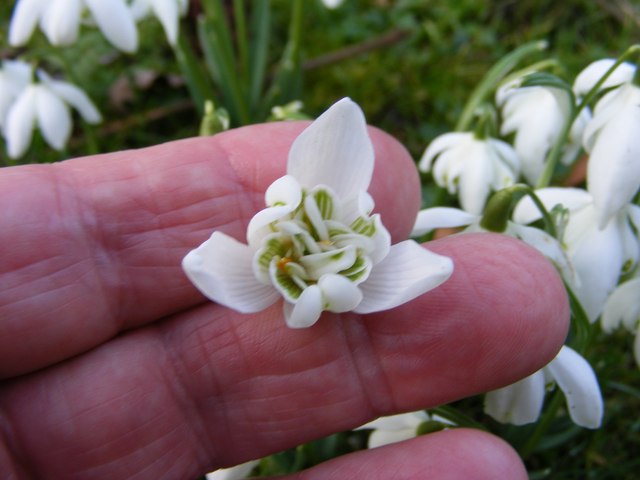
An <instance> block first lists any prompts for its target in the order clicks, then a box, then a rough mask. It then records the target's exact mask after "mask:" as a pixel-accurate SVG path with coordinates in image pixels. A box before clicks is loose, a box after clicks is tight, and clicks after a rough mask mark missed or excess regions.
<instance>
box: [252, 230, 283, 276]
mask: <svg viewBox="0 0 640 480" xmlns="http://www.w3.org/2000/svg"><path fill="white" fill-rule="evenodd" d="M289 246H290V242H286V241H282V237H280V236H279V235H277V236H273V237H271V238H267V239H266V241H265V242H264V247H262V248H261V249H260V250H259V251H258V255H257V261H258V265H259V266H260V269H262V270H263V271H267V270H268V269H269V264H270V263H271V259H272V258H273V257H276V256H277V257H284V256H286V254H287V250H288V248H289Z"/></svg>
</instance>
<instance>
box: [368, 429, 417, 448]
mask: <svg viewBox="0 0 640 480" xmlns="http://www.w3.org/2000/svg"><path fill="white" fill-rule="evenodd" d="M416 435H417V432H416V430H415V429H411V428H407V429H404V430H374V431H373V432H371V435H369V440H368V441H367V447H368V448H376V447H382V446H383V445H390V444H392V443H397V442H403V441H404V440H409V439H410V438H414V437H415V436H416Z"/></svg>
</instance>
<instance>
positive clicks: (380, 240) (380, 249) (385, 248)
mask: <svg viewBox="0 0 640 480" xmlns="http://www.w3.org/2000/svg"><path fill="white" fill-rule="evenodd" d="M371 218H372V219H373V222H374V225H375V229H376V231H375V233H374V234H373V236H372V237H371V239H372V240H373V245H374V246H373V251H372V252H371V253H370V254H369V257H370V258H371V261H372V262H373V264H374V265H375V264H377V263H379V262H381V261H382V259H384V258H385V257H386V256H387V255H389V250H390V249H391V234H390V233H389V231H388V230H387V228H386V227H385V226H384V225H383V224H382V218H381V217H380V215H379V214H375V215H374V216H373V217H371Z"/></svg>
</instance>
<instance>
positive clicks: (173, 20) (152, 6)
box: [131, 0, 189, 46]
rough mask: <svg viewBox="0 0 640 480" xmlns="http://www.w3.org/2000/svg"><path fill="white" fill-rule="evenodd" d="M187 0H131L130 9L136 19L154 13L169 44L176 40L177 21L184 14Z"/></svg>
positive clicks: (187, 6) (173, 43) (174, 43)
mask: <svg viewBox="0 0 640 480" xmlns="http://www.w3.org/2000/svg"><path fill="white" fill-rule="evenodd" d="M188 8H189V0H133V3H132V5H131V11H132V13H133V16H134V18H135V19H136V20H140V19H142V18H144V17H147V16H149V15H150V14H153V15H155V16H156V17H157V18H158V20H159V21H160V23H161V24H162V28H163V29H164V33H165V35H166V36H167V40H168V41H169V44H171V46H175V45H176V42H177V41H178V23H179V20H180V17H181V16H184V15H186V13H187V9H188Z"/></svg>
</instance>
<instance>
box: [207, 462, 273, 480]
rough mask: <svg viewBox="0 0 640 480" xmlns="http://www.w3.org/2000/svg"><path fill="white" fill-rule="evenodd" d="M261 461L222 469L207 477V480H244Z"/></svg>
mask: <svg viewBox="0 0 640 480" xmlns="http://www.w3.org/2000/svg"><path fill="white" fill-rule="evenodd" d="M258 463H260V460H251V461H249V462H245V463H241V464H240V465H236V466H235V467H229V468H220V469H218V470H215V471H213V472H210V473H207V474H206V475H205V478H206V480H242V479H243V478H247V477H248V476H249V474H250V473H251V471H252V470H253V468H254V467H255V466H256V465H257V464H258Z"/></svg>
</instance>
